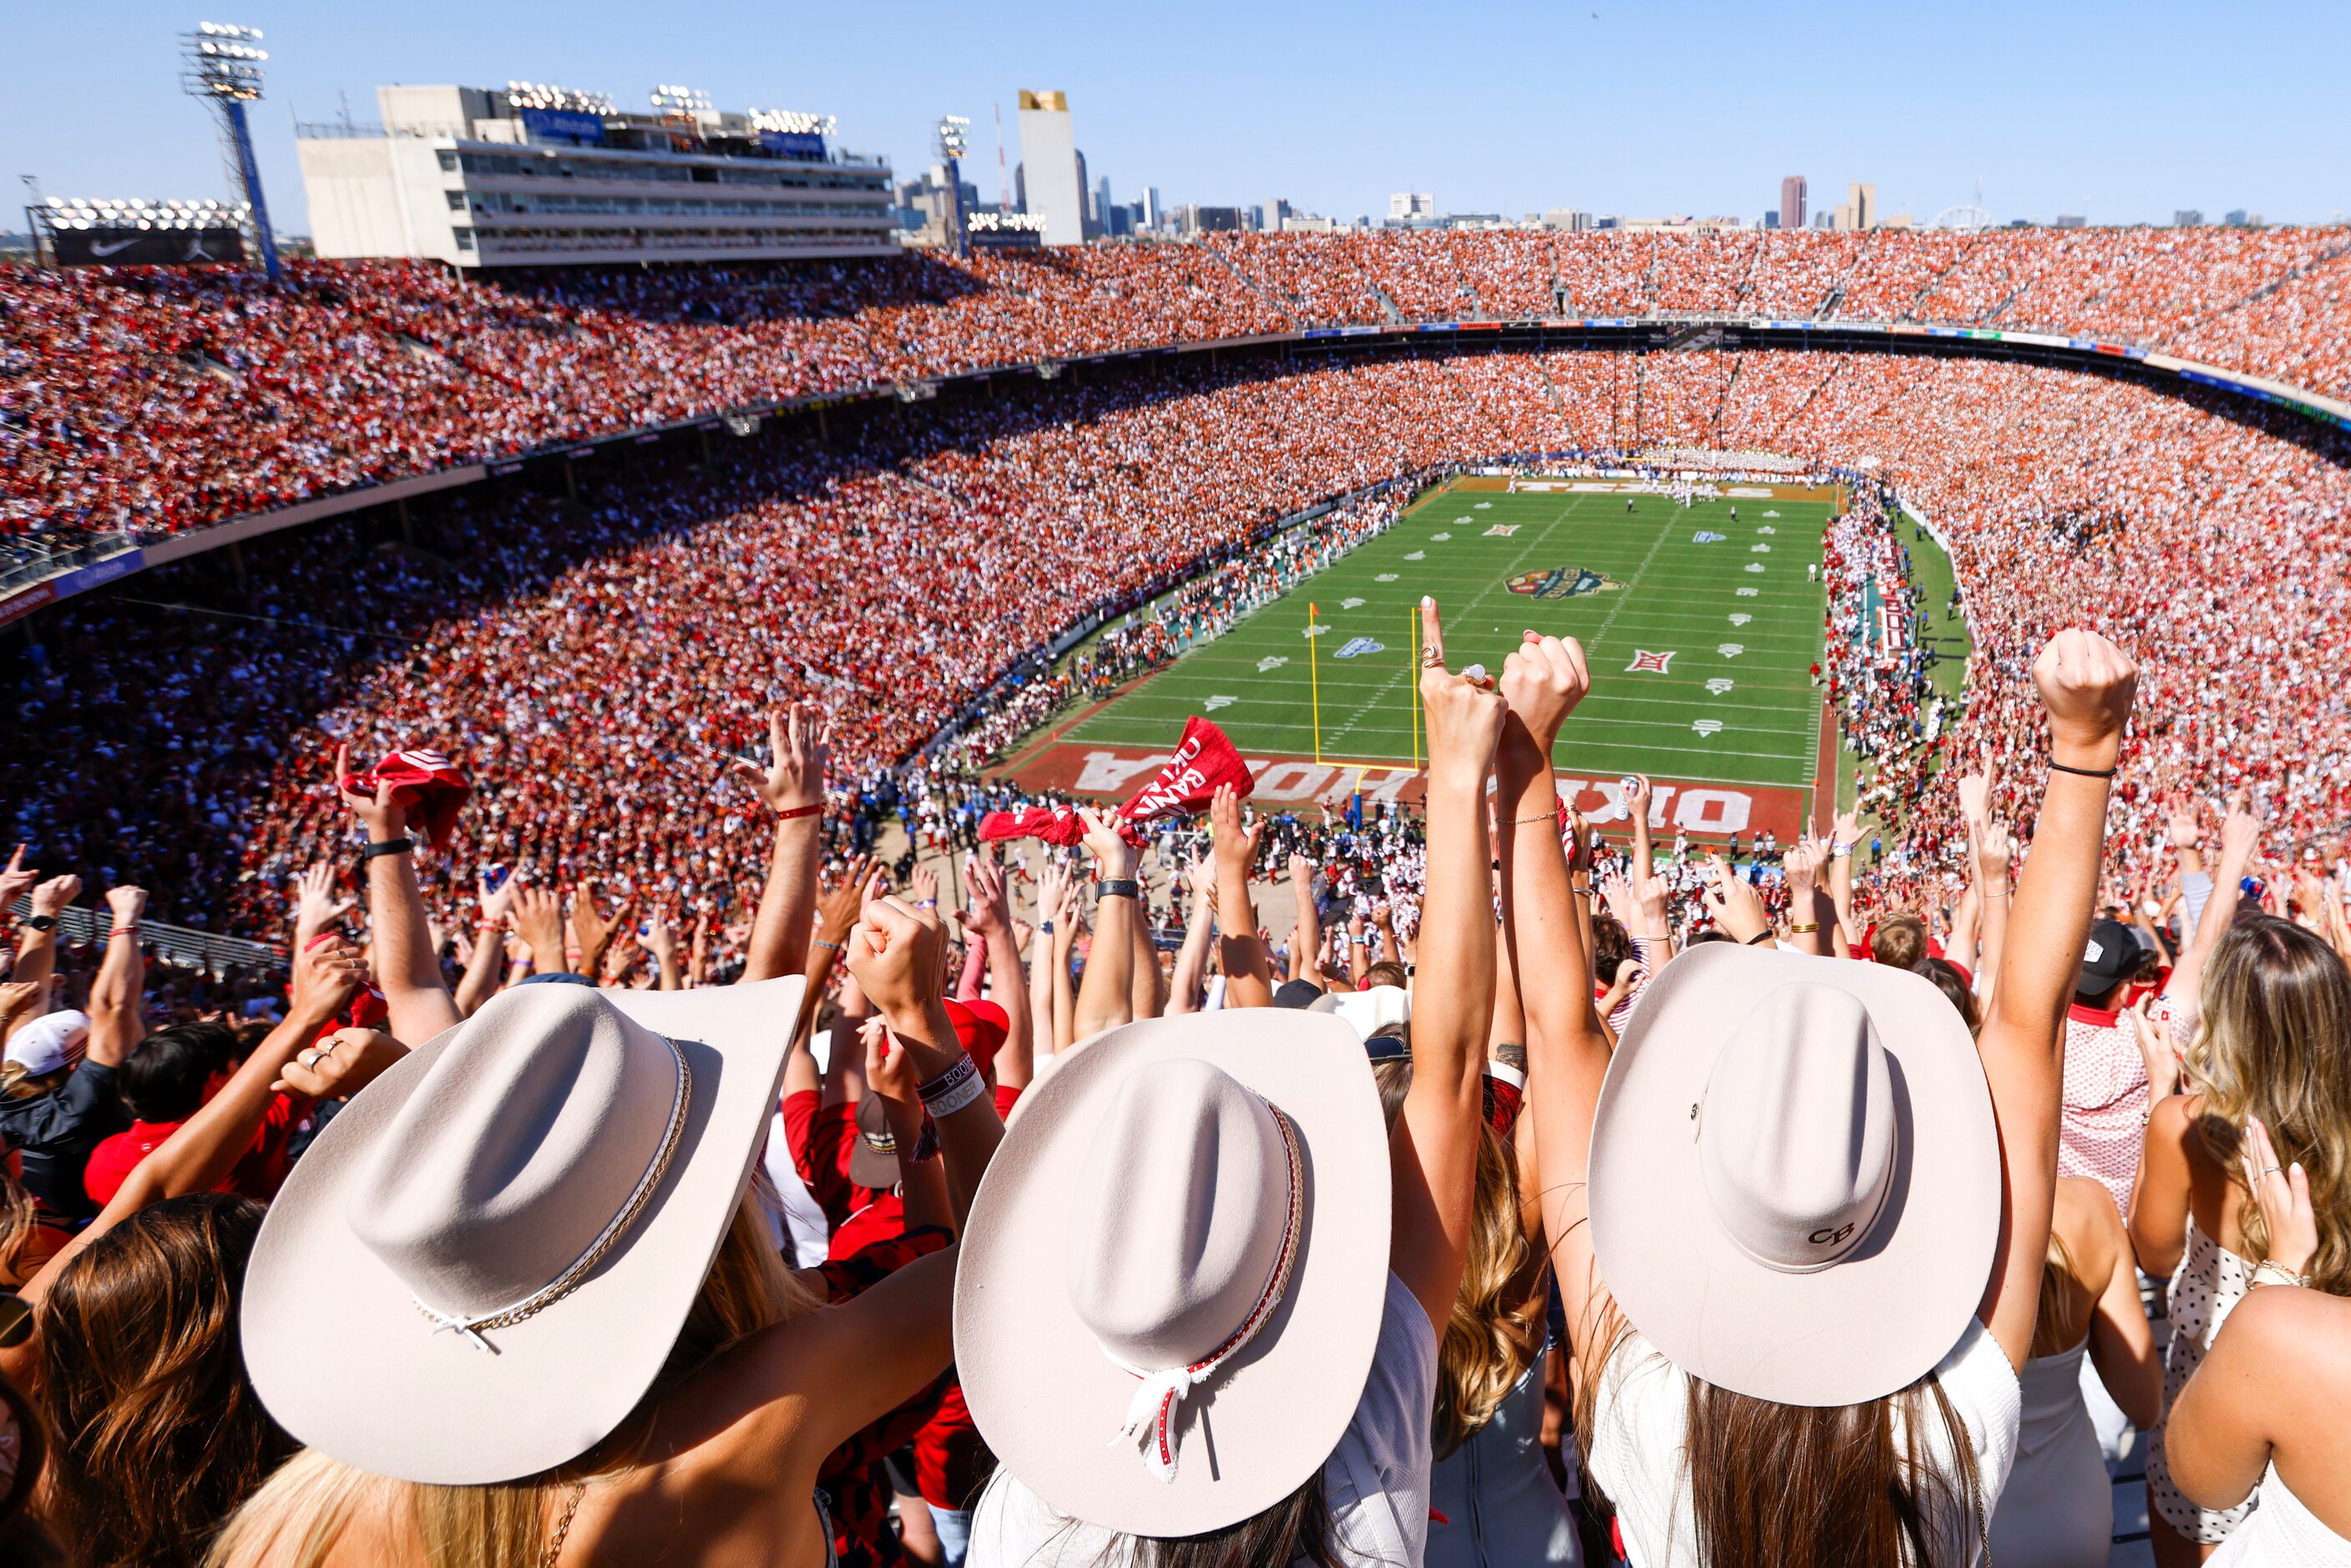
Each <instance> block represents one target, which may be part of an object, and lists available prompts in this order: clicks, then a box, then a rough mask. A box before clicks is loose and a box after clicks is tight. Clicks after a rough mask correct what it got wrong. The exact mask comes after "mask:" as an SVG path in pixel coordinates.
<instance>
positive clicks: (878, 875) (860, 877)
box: [816, 856, 882, 943]
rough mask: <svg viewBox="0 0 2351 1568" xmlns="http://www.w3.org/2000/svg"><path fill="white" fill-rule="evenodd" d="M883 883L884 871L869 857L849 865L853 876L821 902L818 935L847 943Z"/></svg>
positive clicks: (861, 857)
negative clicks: (861, 914)
mask: <svg viewBox="0 0 2351 1568" xmlns="http://www.w3.org/2000/svg"><path fill="white" fill-rule="evenodd" d="M881 883H882V868H881V867H880V866H877V865H875V864H874V863H873V862H872V859H871V858H870V857H867V856H860V857H859V858H858V859H856V860H853V861H852V862H849V874H848V875H847V876H845V877H843V878H842V879H841V885H840V886H838V887H835V888H833V889H832V890H831V891H830V892H828V893H826V894H824V895H823V896H822V897H821V898H820V899H818V900H817V905H816V934H817V936H818V938H819V939H820V940H821V941H825V942H834V943H840V942H846V941H848V940H849V934H850V932H852V931H853V930H855V929H856V927H857V919H858V914H859V912H860V911H861V910H862V909H863V908H864V906H865V904H866V901H867V900H869V899H871V898H872V897H874V896H875V894H876V892H877V890H878V889H879V888H880V886H881Z"/></svg>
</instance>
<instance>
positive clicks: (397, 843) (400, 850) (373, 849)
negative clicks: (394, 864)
mask: <svg viewBox="0 0 2351 1568" xmlns="http://www.w3.org/2000/svg"><path fill="white" fill-rule="evenodd" d="M415 847H416V841H415V840H414V839H386V840H384V841H382V842H381V843H380V844H370V845H369V846H368V847H367V848H365V849H363V850H361V851H360V860H361V861H371V860H373V859H375V857H376V856H378V855H404V854H406V853H407V852H409V851H411V850H413V849H414V848H415Z"/></svg>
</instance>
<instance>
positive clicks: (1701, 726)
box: [1690, 718, 1722, 738]
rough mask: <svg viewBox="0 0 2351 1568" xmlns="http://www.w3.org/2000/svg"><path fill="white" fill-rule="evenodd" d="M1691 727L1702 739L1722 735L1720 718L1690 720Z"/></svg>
mask: <svg viewBox="0 0 2351 1568" xmlns="http://www.w3.org/2000/svg"><path fill="white" fill-rule="evenodd" d="M1690 727H1691V728H1692V729H1694V730H1696V731H1698V734H1699V736H1700V737H1706V738H1711V737H1715V736H1718V735H1720V734H1721V733H1722V721H1721V720H1720V719H1719V718H1694V719H1692V720H1690Z"/></svg>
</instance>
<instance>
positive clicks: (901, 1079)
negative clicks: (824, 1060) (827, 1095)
mask: <svg viewBox="0 0 2351 1568" xmlns="http://www.w3.org/2000/svg"><path fill="white" fill-rule="evenodd" d="M857 1039H858V1043H860V1044H861V1045H862V1046H864V1048H865V1084H866V1087H867V1088H868V1089H869V1090H871V1091H872V1092H874V1093H876V1094H879V1095H881V1096H882V1097H883V1099H885V1100H894V1101H896V1102H897V1103H899V1104H900V1105H902V1106H904V1107H905V1108H906V1109H907V1110H908V1111H909V1112H911V1113H914V1114H915V1115H920V1114H921V1113H922V1109H923V1097H922V1085H923V1074H922V1071H921V1070H920V1069H918V1068H916V1067H915V1065H914V1058H913V1057H911V1056H909V1055H907V1054H906V1050H905V1048H904V1046H902V1045H900V1044H899V1043H898V1040H897V1037H896V1036H895V1035H893V1034H892V1033H891V1032H890V1026H889V1025H888V1024H886V1023H883V1021H882V1020H881V1019H879V1018H870V1019H866V1020H865V1021H864V1022H863V1023H862V1024H861V1025H859V1026H858V1030H857Z"/></svg>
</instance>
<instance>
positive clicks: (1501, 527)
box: [1486, 523, 1519, 539]
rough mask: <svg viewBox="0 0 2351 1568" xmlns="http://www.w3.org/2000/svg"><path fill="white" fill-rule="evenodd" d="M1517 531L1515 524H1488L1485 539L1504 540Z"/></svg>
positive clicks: (1517, 526)
mask: <svg viewBox="0 0 2351 1568" xmlns="http://www.w3.org/2000/svg"><path fill="white" fill-rule="evenodd" d="M1518 531H1519V525H1518V524H1516V523H1488V524H1487V525H1486V537H1487V538H1489V539H1506V538H1510V536H1511V535H1512V534H1514V533H1517V532H1518Z"/></svg>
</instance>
